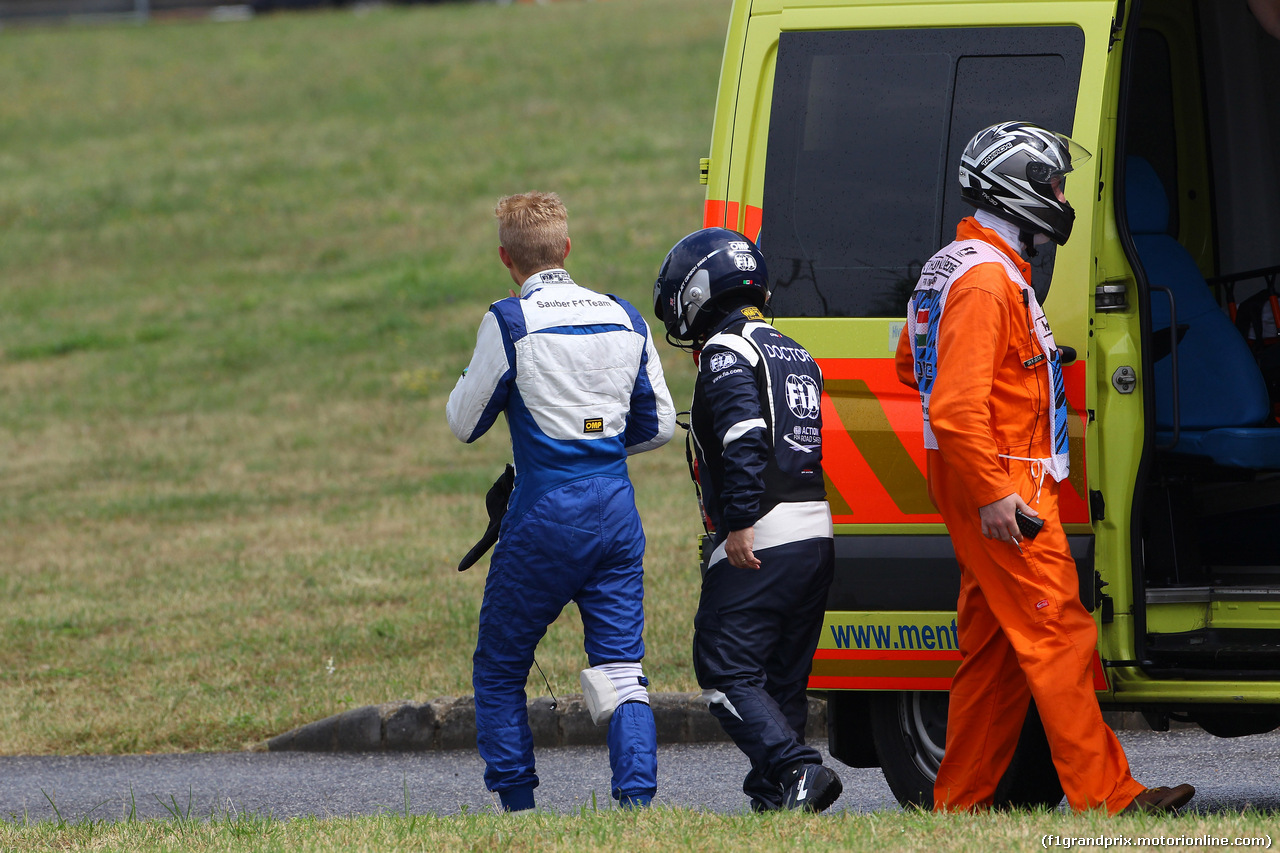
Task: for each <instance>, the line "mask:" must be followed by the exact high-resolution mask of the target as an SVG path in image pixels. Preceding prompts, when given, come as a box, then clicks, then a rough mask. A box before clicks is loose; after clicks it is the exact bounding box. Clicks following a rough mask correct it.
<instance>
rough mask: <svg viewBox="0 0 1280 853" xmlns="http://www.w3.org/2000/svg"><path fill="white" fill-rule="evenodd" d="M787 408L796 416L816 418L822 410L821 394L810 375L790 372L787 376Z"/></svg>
mask: <svg viewBox="0 0 1280 853" xmlns="http://www.w3.org/2000/svg"><path fill="white" fill-rule="evenodd" d="M787 408H789V409H791V414H793V415H795V416H796V417H797V418H816V417H817V416H818V413H819V412H820V411H821V410H822V394H821V393H820V392H819V391H818V383H817V381H816V380H815V379H814V378H813V377H812V376H803V375H799V374H795V373H792V374H790V375H789V376H788V377H787Z"/></svg>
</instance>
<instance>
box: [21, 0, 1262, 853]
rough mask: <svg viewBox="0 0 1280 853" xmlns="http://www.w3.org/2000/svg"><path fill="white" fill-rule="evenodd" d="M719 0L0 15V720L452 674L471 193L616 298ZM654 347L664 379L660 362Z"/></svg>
mask: <svg viewBox="0 0 1280 853" xmlns="http://www.w3.org/2000/svg"><path fill="white" fill-rule="evenodd" d="M728 7H729V3H728V0H613V2H608V3H582V2H563V3H558V4H552V5H549V6H534V5H516V6H509V7H498V6H491V5H442V6H428V7H409V8H394V7H393V8H384V9H374V10H372V11H368V12H367V13H364V14H354V13H352V12H350V11H344V12H332V13H316V14H301V15H281V16H275V17H270V18H265V19H260V20H255V21H251V22H247V23H239V24H211V23H174V24H155V25H151V26H146V27H140V28H139V27H132V26H120V27H103V28H95V29H81V28H56V29H25V30H5V31H0V91H3V92H4V97H2V98H0V351H2V355H0V395H2V396H0V466H2V468H0V631H2V633H0V753H4V754H15V753H25V754H31V753H44V754H51V753H65V754H74V753H117V752H152V751H176V750H188V751H191V750H235V749H239V748H241V747H243V746H245V745H246V744H251V743H254V742H257V741H260V740H262V739H263V738H265V737H268V736H270V735H274V734H277V733H280V732H282V731H285V730H287V729H289V728H291V727H293V726H296V725H299V724H302V723H306V722H310V721H312V720H315V719H318V718H320V717H324V716H327V715H329V714H333V713H336V712H339V711H342V710H346V709H348V708H351V707H354V706H359V705H365V704H373V703H379V702H384V701H389V700H393V699H400V698H416V699H427V698H432V697H435V696H441V695H457V694H462V693H469V692H470V656H471V650H472V644H473V642H474V630H475V627H474V626H475V620H476V614H477V611H478V607H479V601H480V593H481V588H482V584H483V580H484V574H483V572H484V569H483V564H482V566H481V567H478V568H477V569H475V570H473V571H471V572H469V573H467V574H465V575H461V576H460V575H458V573H457V572H456V571H455V569H454V566H455V564H456V561H457V559H458V557H459V556H460V555H461V554H462V553H463V552H464V551H465V550H466V549H467V547H469V545H470V544H471V542H472V541H473V540H474V538H475V537H477V536H478V535H479V533H480V532H481V530H482V529H483V527H484V524H485V517H484V513H483V509H482V502H481V496H482V494H483V492H484V490H485V489H486V488H487V486H488V484H489V483H490V482H491V480H492V479H493V477H495V476H496V475H497V473H498V472H499V470H500V468H501V465H502V463H503V462H504V461H505V460H506V458H507V454H508V450H507V446H506V441H505V437H504V436H502V435H501V434H497V435H492V436H488V437H486V439H484V440H482V441H481V442H479V443H478V444H477V445H475V446H471V447H463V446H462V445H459V444H458V443H457V442H456V441H455V440H454V438H453V436H452V435H451V434H450V433H449V431H448V429H447V427H446V425H445V423H444V416H443V409H444V400H445V398H446V396H447V394H448V391H449V389H450V388H451V387H452V383H453V377H454V376H456V375H457V373H458V371H459V370H460V369H461V368H462V366H463V365H464V364H465V363H466V361H467V359H468V357H469V354H470V349H471V345H472V342H473V337H472V336H473V334H474V329H475V326H476V324H477V323H478V322H479V319H480V316H481V314H482V313H483V311H484V309H485V306H486V304H487V303H488V302H489V301H490V300H491V299H494V298H497V297H500V296H502V295H504V294H505V292H506V288H507V287H508V285H509V280H508V279H507V278H506V274H505V271H504V270H503V269H502V267H501V266H500V265H499V263H498V261H497V258H496V237H495V234H494V226H493V222H492V215H491V210H492V206H493V202H494V201H495V200H496V199H497V198H498V197H499V196H500V195H503V194H506V193H509V192H514V191H521V190H526V189H533V188H539V189H554V190H557V191H558V192H560V193H561V194H562V196H563V197H564V198H565V200H566V202H567V203H568V205H569V208H570V212H571V216H572V233H573V238H574V252H573V255H572V256H571V258H570V267H571V269H572V270H573V271H574V272H575V274H576V275H577V276H578V278H579V279H580V280H582V281H583V282H584V283H587V284H590V285H592V286H595V287H597V288H599V289H602V290H607V291H612V292H615V293H619V294H621V295H623V296H626V297H628V298H630V299H632V300H633V301H635V302H637V303H638V304H640V305H644V304H645V303H646V301H647V299H648V298H649V294H650V289H651V283H652V280H653V277H654V275H655V274H656V271H657V266H658V264H659V262H660V261H661V259H662V257H663V255H664V253H665V251H666V249H667V248H668V247H669V246H670V245H671V244H672V243H673V242H674V241H675V240H676V239H678V238H679V237H680V236H682V235H683V234H685V233H687V232H688V231H690V230H692V229H694V228H696V227H698V225H699V224H700V222H701V211H700V207H701V198H702V191H701V188H700V187H699V186H698V183H697V162H698V158H699V157H700V156H703V155H705V153H706V150H707V146H708V142H709V137H710V129H711V128H710V122H711V111H712V106H713V98H714V87H715V83H716V80H717V75H718V64H719V60H720V53H721V50H722V45H723V39H724V28H725V23H726V21H727V14H728ZM663 352H664V361H665V364H666V367H667V372H668V377H669V379H670V382H671V386H672V390H673V392H674V393H675V395H676V397H677V400H678V401H679V400H687V399H688V396H689V393H690V390H691V380H692V371H691V369H690V366H689V364H688V363H687V361H686V360H685V359H683V358H682V357H679V356H678V354H677V353H675V352H674V351H670V350H666V349H664V350H663ZM632 470H633V473H634V477H635V479H636V482H637V486H638V490H639V496H640V500H641V511H642V513H643V515H644V518H645V522H646V527H647V529H648V533H649V552H648V570H649V571H648V586H647V590H648V597H647V612H648V617H649V626H648V635H647V640H648V647H649V654H648V658H647V661H646V663H647V670H648V672H649V675H650V676H651V678H652V679H653V686H654V689H656V690H660V691H668V690H691V689H693V688H694V683H693V678H692V673H691V671H690V666H689V660H688V649H689V641H690V636H691V619H692V611H693V606H694V603H695V599H696V589H697V583H696V571H695V569H694V568H693V565H692V542H693V539H694V536H695V534H696V533H697V531H698V529H699V526H698V523H697V520H696V514H695V513H696V510H695V505H694V499H693V496H692V493H691V488H690V486H689V484H688V482H687V479H686V474H685V471H684V457H683V450H682V448H680V447H679V446H676V445H673V446H670V447H667V448H664V449H663V450H661V451H658V452H656V453H650V454H646V455H644V456H641V457H638V458H636V459H634V460H633V463H632ZM580 631H581V625H580V622H579V620H578V619H577V617H576V614H575V613H574V612H572V610H570V611H569V612H567V613H566V614H565V615H564V616H563V617H562V618H561V619H560V620H559V621H558V622H557V623H556V624H555V625H554V626H553V627H552V629H551V631H550V632H549V634H548V636H547V638H546V640H545V641H544V642H543V645H542V647H541V648H540V651H539V660H540V661H541V663H542V666H543V669H544V670H545V671H546V672H547V674H548V676H550V677H551V679H552V682H553V686H554V687H556V689H557V690H559V691H563V692H566V693H567V692H572V691H573V690H574V687H575V685H576V681H577V676H576V673H577V670H578V669H579V668H580V667H581V666H582V665H583V663H584V661H583V655H582V652H581V648H580ZM530 687H531V692H533V693H536V694H541V693H542V692H543V688H542V685H541V683H540V682H539V683H536V684H533V683H531V685H530ZM477 784H479V780H477ZM107 817H109V818H112V819H114V818H116V817H118V816H107ZM1270 826H1271V822H1270V816H1265V815H1255V814H1245V815H1229V816H1211V817H1202V816H1199V815H1188V816H1185V817H1180V818H1177V819H1171V820H1154V819H1146V818H1133V819H1122V820H1116V821H1108V820H1104V819H1102V818H1099V817H1096V816H1089V815H1085V816H1072V815H1057V814H1055V815H1046V814H1043V813H1039V814H1037V813H1032V814H1017V815H989V816H982V817H952V818H934V817H932V816H930V815H920V814H916V813H911V812H903V813H897V812H894V813H889V814H876V815H854V816H848V815H845V816H836V817H821V818H813V817H812V816H807V815H797V814H786V815H768V816H751V815H741V814H740V815H728V816H726V815H714V814H708V813H703V812H693V811H688V810H670V809H656V810H654V811H652V812H650V813H646V814H630V813H619V812H616V811H606V812H599V813H597V812H594V811H584V812H583V813H582V814H577V815H563V816H557V815H537V816H534V817H532V818H527V819H515V818H510V817H506V816H501V815H487V814H486V815H468V816H460V817H456V818H444V819H442V818H434V817H422V816H419V817H414V816H411V815H409V814H407V813H406V814H403V815H397V814H388V815H383V816H379V817H371V818H362V819H351V820H324V821H321V820H290V821H274V820H271V819H268V818H263V817H260V816H255V815H245V814H242V813H234V812H233V813H229V814H224V815H213V816H209V815H196V816H190V815H183V816H179V817H177V818H176V819H174V820H168V821H146V822H139V821H129V820H124V821H119V822H113V820H105V819H103V820H94V819H84V820H80V821H79V822H76V823H70V824H68V823H63V822H61V821H46V822H43V823H37V824H31V823H27V822H25V821H24V820H22V819H21V818H20V817H18V818H17V819H11V820H0V850H25V849H33V848H41V849H43V848H49V849H95V850H146V851H152V850H155V851H170V850H183V851H214V850H245V851H277V850H279V851H329V850H343V851H347V850H370V851H381V850H387V849H399V850H439V849H444V848H446V847H447V848H449V849H462V850H485V851H488V850H547V851H562V850H563V851H570V850H572V851H577V850H583V849H588V850H590V849H609V850H618V849H634V850H668V849H699V850H735V851H736V850H777V849H805V850H845V849H870V850H920V851H934V850H939V849H945V850H974V851H988V850H1010V851H1014V850H1017V851H1024V850H1029V849H1038V848H1039V847H1040V846H1041V843H1042V841H1041V840H1042V836H1043V835H1044V834H1055V835H1059V836H1068V837H1071V836H1075V837H1095V836H1102V835H1111V836H1114V835H1124V836H1127V837H1129V838H1136V837H1139V836H1142V835H1156V834H1159V835H1164V836H1170V835H1182V836H1193V837H1194V836H1196V835H1203V834H1205V833H1209V834H1213V835H1217V836H1230V837H1236V836H1259V835H1262V834H1264V833H1265V832H1267V831H1269V830H1270ZM1169 849H1188V848H1187V847H1186V846H1181V847H1180V846H1178V845H1172V846H1171V847H1170V848H1169Z"/></svg>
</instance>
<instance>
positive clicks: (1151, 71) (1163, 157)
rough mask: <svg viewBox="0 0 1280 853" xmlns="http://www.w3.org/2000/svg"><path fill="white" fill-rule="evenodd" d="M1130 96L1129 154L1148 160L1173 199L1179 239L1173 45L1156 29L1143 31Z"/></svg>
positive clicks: (1171, 224)
mask: <svg viewBox="0 0 1280 853" xmlns="http://www.w3.org/2000/svg"><path fill="white" fill-rule="evenodd" d="M1136 50H1137V58H1136V59H1135V61H1134V63H1133V83H1132V89H1131V94H1130V96H1129V103H1128V110H1129V119H1128V126H1127V130H1128V142H1127V149H1126V150H1127V153H1129V154H1137V155H1139V156H1141V157H1145V158H1146V159H1147V161H1148V162H1150V163H1151V165H1152V167H1153V168H1154V169H1155V170H1156V175H1158V176H1159V177H1160V183H1161V184H1162V185H1163V186H1165V187H1166V188H1168V189H1166V191H1165V194H1166V195H1167V196H1168V197H1169V230H1170V231H1171V232H1172V233H1173V235H1174V236H1175V237H1176V236H1177V231H1178V195H1179V194H1178V193H1177V192H1169V191H1168V190H1169V189H1174V188H1176V187H1177V186H1178V157H1177V147H1176V144H1175V143H1176V136H1175V134H1174V123H1173V72H1172V66H1171V63H1170V59H1169V43H1168V42H1167V41H1165V38H1164V36H1163V35H1161V34H1160V33H1158V32H1156V31H1154V30H1139V31H1138V38H1137V48H1136Z"/></svg>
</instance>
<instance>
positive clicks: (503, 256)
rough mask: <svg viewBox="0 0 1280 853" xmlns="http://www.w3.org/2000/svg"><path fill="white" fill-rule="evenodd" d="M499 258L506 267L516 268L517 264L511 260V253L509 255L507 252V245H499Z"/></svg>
mask: <svg viewBox="0 0 1280 853" xmlns="http://www.w3.org/2000/svg"><path fill="white" fill-rule="evenodd" d="M498 258H499V259H500V260H501V261H502V265H503V266H504V267H506V268H507V269H512V268H514V266H515V264H514V263H512V261H511V255H509V254H508V253H507V247H506V246H499V247H498Z"/></svg>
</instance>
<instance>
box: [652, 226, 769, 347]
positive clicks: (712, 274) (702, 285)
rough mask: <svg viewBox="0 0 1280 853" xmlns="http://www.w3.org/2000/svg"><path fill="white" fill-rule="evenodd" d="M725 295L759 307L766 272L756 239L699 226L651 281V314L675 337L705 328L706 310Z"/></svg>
mask: <svg viewBox="0 0 1280 853" xmlns="http://www.w3.org/2000/svg"><path fill="white" fill-rule="evenodd" d="M730 294H736V295H740V296H743V297H746V298H747V299H748V301H750V302H751V303H753V304H754V305H756V306H757V307H759V308H763V307H764V304H765V302H766V301H767V300H768V298H769V272H768V270H767V269H766V268H765V264H764V255H762V254H760V250H759V249H758V248H757V247H756V244H755V243H753V242H751V241H750V240H749V239H747V238H746V237H745V236H743V235H742V234H739V233H738V232H737V231H730V230H729V229H728V228H703V229H702V230H701V231H694V232H693V233H692V234H689V235H687V236H686V237H684V238H683V239H682V240H681V241H680V242H678V243H676V244H675V246H673V247H672V249H671V251H670V252H668V253H667V257H666V260H664V261H663V262H662V268H661V269H660V270H659V271H658V280H657V281H655V282H654V283H653V313H654V315H655V316H656V317H657V318H658V319H659V320H661V321H662V324H663V325H664V326H666V327H667V334H668V335H669V336H670V337H671V338H673V339H675V340H677V341H692V340H694V339H695V338H696V337H697V336H698V335H699V334H701V333H703V332H705V331H706V328H707V324H708V323H709V322H710V315H711V314H713V313H714V312H712V311H710V310H709V309H710V308H712V307H713V306H714V305H715V304H716V303H718V302H721V301H722V300H724V298H725V297H726V296H728V295H730Z"/></svg>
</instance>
